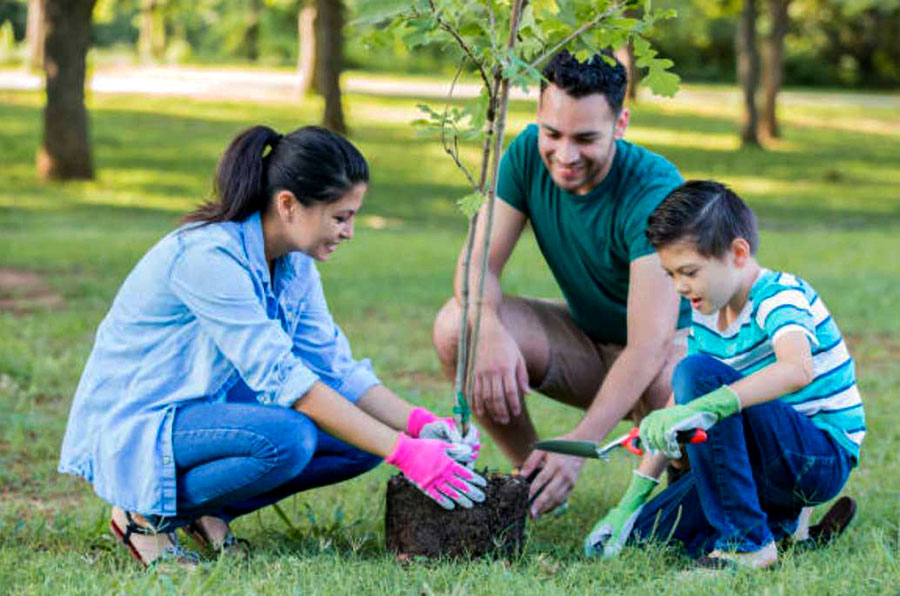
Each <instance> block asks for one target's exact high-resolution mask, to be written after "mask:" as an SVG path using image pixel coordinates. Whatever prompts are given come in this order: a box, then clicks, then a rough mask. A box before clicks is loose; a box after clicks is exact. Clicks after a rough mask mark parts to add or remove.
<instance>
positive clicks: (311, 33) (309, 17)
mask: <svg viewBox="0 0 900 596" xmlns="http://www.w3.org/2000/svg"><path fill="white" fill-rule="evenodd" d="M297 42H298V43H297V79H298V81H297V84H298V87H299V89H300V94H301V95H308V94H309V93H312V92H313V91H314V90H315V85H316V81H317V79H318V76H319V73H318V69H317V68H316V64H317V61H316V0H302V1H301V3H300V11H299V12H298V14H297Z"/></svg>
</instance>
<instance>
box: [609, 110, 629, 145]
mask: <svg viewBox="0 0 900 596" xmlns="http://www.w3.org/2000/svg"><path fill="white" fill-rule="evenodd" d="M629 118H631V112H630V111H629V110H628V108H622V111H621V112H619V116H618V118H616V126H615V128H614V129H613V136H614V137H615V138H617V139H621V138H622V137H624V136H625V129H626V128H628V119H629Z"/></svg>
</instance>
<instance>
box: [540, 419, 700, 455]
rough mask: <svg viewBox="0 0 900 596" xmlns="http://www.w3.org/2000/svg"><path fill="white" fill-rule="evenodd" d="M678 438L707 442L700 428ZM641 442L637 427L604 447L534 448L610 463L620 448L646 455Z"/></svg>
mask: <svg viewBox="0 0 900 596" xmlns="http://www.w3.org/2000/svg"><path fill="white" fill-rule="evenodd" d="M676 438H677V439H678V442H679V443H683V444H684V443H702V442H704V441H706V431H704V430H703V429H700V428H695V429H694V430H680V431H678V433H677V435H676ZM640 442H641V435H640V430H639V429H638V427H636V426H635V427H634V428H632V429H631V430H630V431H628V432H627V433H626V434H624V435H622V436H619V437H616V438H615V439H613V440H612V441H610V442H609V443H607V444H605V445H603V446H602V447H600V446H599V445H598V444H597V443H594V442H593V441H568V440H565V439H549V440H546V441H538V442H537V443H535V444H534V448H535V449H539V450H541V451H551V452H553V453H564V454H566V455H575V456H578V457H590V458H593V459H602V460H603V461H609V456H610V454H611V453H612V452H613V451H615V450H616V449H618V448H619V447H624V448H625V449H626V450H628V451H630V452H631V453H633V454H635V455H638V456H641V455H644V450H643V449H641V447H640Z"/></svg>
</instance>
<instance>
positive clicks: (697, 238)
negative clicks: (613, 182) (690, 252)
mask: <svg viewBox="0 0 900 596" xmlns="http://www.w3.org/2000/svg"><path fill="white" fill-rule="evenodd" d="M647 238H648V239H649V240H650V244H652V245H653V247H654V248H656V249H657V250H659V249H660V248H663V247H665V246H668V245H670V244H674V243H676V242H680V241H687V242H690V243H692V244H694V246H695V247H696V249H697V252H699V253H700V254H701V255H703V256H704V257H708V258H709V257H721V256H722V255H724V254H725V253H726V252H727V251H728V249H729V248H730V247H731V243H732V242H733V241H734V239H735V238H743V239H744V240H746V241H747V243H748V244H749V245H750V254H756V249H757V247H759V230H758V229H757V226H756V216H755V215H754V214H753V211H751V210H750V207H748V206H747V204H746V203H745V202H744V201H742V200H741V198H740V197H739V196H737V195H736V194H735V193H734V191H732V190H731V189H730V188H728V187H727V186H725V185H724V184H721V183H719V182H716V181H714V180H690V181H688V182H685V183H684V184H682V185H681V186H679V187H678V188H676V189H675V190H673V191H672V192H670V193H669V195H668V196H667V197H666V198H665V199H664V200H663V202H662V203H660V204H659V206H658V207H657V208H656V210H655V211H653V213H652V214H651V215H650V218H649V219H648V221H647Z"/></svg>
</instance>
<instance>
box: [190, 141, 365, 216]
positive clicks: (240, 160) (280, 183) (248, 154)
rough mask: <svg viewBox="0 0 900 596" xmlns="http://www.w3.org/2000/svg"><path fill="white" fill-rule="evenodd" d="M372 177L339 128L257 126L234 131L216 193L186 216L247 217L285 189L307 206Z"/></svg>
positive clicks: (336, 196)
mask: <svg viewBox="0 0 900 596" xmlns="http://www.w3.org/2000/svg"><path fill="white" fill-rule="evenodd" d="M368 181H369V165H368V164H367V163H366V159H365V158H364V157H363V156H362V153H360V152H359V150H358V149H357V148H356V147H354V146H353V144H352V143H350V141H348V140H347V139H345V138H344V137H342V136H341V135H339V134H337V133H334V132H331V131H329V130H326V129H324V128H321V127H318V126H304V127H303V128H298V129H297V130H295V131H293V132H291V133H289V134H287V135H284V136H282V135H280V134H278V133H277V132H275V131H274V130H272V129H271V128H269V127H268V126H254V127H252V128H248V129H247V130H245V131H244V132H242V133H241V134H239V135H238V136H237V137H235V138H234V140H233V141H231V144H230V145H229V146H228V149H226V150H225V154H224V155H222V158H221V159H220V160H219V165H218V167H217V169H216V178H215V184H214V187H213V195H214V196H213V199H212V200H210V201H207V202H206V203H204V204H203V205H201V206H200V207H199V208H198V209H197V210H195V211H193V212H191V213H189V214H188V215H186V216H185V217H184V221H186V222H203V223H214V222H221V221H243V220H245V219H247V218H248V217H250V216H251V215H253V214H254V213H256V212H257V211H264V210H265V209H266V207H267V206H268V204H269V201H270V200H271V199H272V197H273V196H274V195H275V193H277V192H278V191H280V190H288V191H290V192H292V193H293V194H294V196H295V197H297V200H298V201H300V203H301V204H302V205H304V206H306V207H309V206H311V205H313V204H315V203H331V202H333V201H336V200H338V199H340V198H341V197H342V196H344V195H345V194H347V192H348V191H349V190H350V189H352V188H353V187H354V186H356V185H357V184H360V183H367V182H368Z"/></svg>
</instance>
